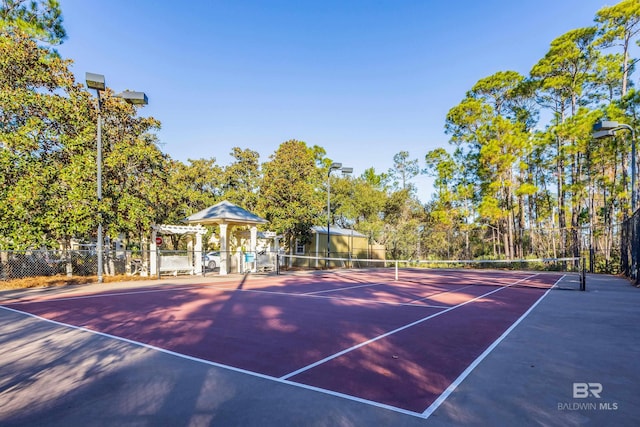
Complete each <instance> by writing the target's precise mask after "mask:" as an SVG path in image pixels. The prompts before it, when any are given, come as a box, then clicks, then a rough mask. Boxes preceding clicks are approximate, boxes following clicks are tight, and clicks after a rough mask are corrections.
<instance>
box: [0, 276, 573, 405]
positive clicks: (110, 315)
mask: <svg viewBox="0 0 640 427" xmlns="http://www.w3.org/2000/svg"><path fill="white" fill-rule="evenodd" d="M561 277H562V275H561V274H553V273H530V272H507V271H490V272H486V271H485V272H482V274H478V273H476V272H473V271H444V272H441V271H438V272H435V273H434V272H431V271H429V270H411V271H403V272H402V276H401V277H400V278H399V280H398V281H394V280H393V274H392V273H389V272H388V271H381V272H376V271H373V272H369V273H367V274H366V275H365V274H363V273H362V272H359V273H358V274H357V275H355V274H354V275H350V274H349V273H348V272H345V273H333V274H306V275H294V276H278V277H269V278H260V279H253V278H251V277H249V278H247V277H245V279H244V280H242V281H241V282H240V283H237V282H236V283H231V282H227V283H217V284H206V285H205V284H203V285H189V286H186V285H184V286H171V287H164V288H163V287H160V286H158V287H154V288H144V289H142V288H140V289H129V290H125V291H107V292H101V293H98V294H84V295H82V294H74V295H65V296H63V297H47V298H38V299H34V300H22V301H18V302H13V303H11V304H6V305H5V307H8V308H10V309H12V310H17V311H21V312H25V313H29V314H31V315H34V316H38V317H40V318H44V319H48V320H51V321H55V322H59V323H62V324H65V325H71V326H73V327H77V328H83V329H87V330H90V331H94V332H97V333H102V334H108V335H109V336H111V337H116V338H118V339H125V340H128V341H132V342H135V343H140V344H141V345H144V346H148V347H149V346H150V347H152V348H157V349H161V350H163V351H169V352H172V353H173V354H176V355H178V356H183V357H189V358H196V359H198V360H201V361H203V362H204V363H213V364H216V365H217V366H224V367H228V368H230V369H234V370H241V371H242V372H246V373H249V374H252V375H258V376H261V377H263V378H270V379H272V380H275V381H279V382H284V383H287V384H292V385H295V386H301V387H305V388H311V389H314V390H319V391H322V392H325V393H329V394H333V395H337V396H341V397H345V398H348V399H352V400H357V401H360V402H364V403H368V404H372V405H376V406H380V407H384V408H387V409H391V410H395V411H399V412H403V413H407V414H411V415H416V416H420V417H428V415H429V414H430V413H431V412H432V411H433V410H434V409H435V407H437V404H438V399H439V398H440V399H442V397H441V396H443V393H444V396H445V397H446V393H447V392H450V391H451V389H452V387H455V384H456V382H457V381H459V380H460V378H461V375H463V373H464V372H465V370H468V368H469V367H470V366H473V364H474V363H477V361H478V360H479V358H481V357H482V355H483V353H485V352H486V351H487V349H490V348H491V346H493V345H495V344H496V343H497V342H498V340H500V339H501V337H502V336H503V334H504V333H505V331H507V330H509V328H511V327H513V325H514V323H515V322H518V321H519V319H521V318H522V317H523V315H525V314H526V313H527V311H528V310H529V309H530V308H531V307H532V306H533V305H534V304H536V303H537V301H539V300H540V299H541V297H542V296H543V295H545V292H547V290H548V289H549V288H551V287H552V286H553V285H554V284H555V283H556V282H557V281H559V280H560V278H561Z"/></svg>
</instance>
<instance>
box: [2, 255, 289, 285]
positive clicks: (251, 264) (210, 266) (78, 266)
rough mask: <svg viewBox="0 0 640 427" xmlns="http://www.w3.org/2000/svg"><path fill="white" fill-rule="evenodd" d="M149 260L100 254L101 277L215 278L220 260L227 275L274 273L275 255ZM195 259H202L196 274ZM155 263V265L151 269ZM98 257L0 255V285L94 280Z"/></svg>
mask: <svg viewBox="0 0 640 427" xmlns="http://www.w3.org/2000/svg"><path fill="white" fill-rule="evenodd" d="M156 255H157V256H155V257H152V256H151V253H150V252H149V251H129V250H118V251H104V257H103V274H104V275H105V276H117V275H128V276H135V275H140V276H150V275H152V274H153V275H155V276H157V277H159V276H161V275H178V274H203V275H206V274H219V272H220V267H221V264H222V260H224V261H225V262H226V264H224V266H225V268H226V271H227V273H244V272H246V271H254V272H269V271H275V270H276V262H277V256H276V253H275V252H269V251H261V252H240V251H233V252H232V251H228V252H225V253H220V252H219V251H215V252H200V251H194V250H180V251H170V250H158V251H157V253H156ZM198 257H202V262H201V263H200V270H198V263H197V262H196V260H197V258H198ZM154 259H155V262H156V265H154V266H152V265H151V263H152V262H153V261H152V260H154ZM97 274H98V255H97V253H96V251H95V250H68V251H55V250H27V251H0V281H8V280H15V279H24V278H28V277H43V276H61V275H63V276H67V277H73V276H97Z"/></svg>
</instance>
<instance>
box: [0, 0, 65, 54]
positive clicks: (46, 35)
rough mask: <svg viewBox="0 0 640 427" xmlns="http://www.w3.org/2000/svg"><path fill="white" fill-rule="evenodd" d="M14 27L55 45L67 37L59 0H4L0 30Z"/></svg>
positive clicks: (9, 30)
mask: <svg viewBox="0 0 640 427" xmlns="http://www.w3.org/2000/svg"><path fill="white" fill-rule="evenodd" d="M13 29H15V30H17V31H19V32H22V33H25V34H28V35H29V36H30V37H33V38H35V39H37V40H41V41H45V42H47V43H49V44H54V45H55V44H60V43H62V41H63V40H64V39H65V38H66V37H67V34H66V31H65V29H64V27H63V26H62V11H61V10H60V3H59V2H58V0H2V1H1V3H0V30H2V31H7V32H12V31H13Z"/></svg>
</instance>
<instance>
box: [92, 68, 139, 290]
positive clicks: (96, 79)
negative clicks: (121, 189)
mask: <svg viewBox="0 0 640 427" xmlns="http://www.w3.org/2000/svg"><path fill="white" fill-rule="evenodd" d="M85 80H86V82H87V87H88V88H89V89H95V90H96V94H97V96H98V130H97V136H96V140H97V143H96V151H97V160H96V167H97V173H98V179H97V181H98V182H97V187H98V191H97V193H98V237H97V243H96V254H97V256H98V283H102V281H103V279H102V272H103V259H102V257H103V247H102V243H103V242H102V213H101V212H100V206H101V202H102V99H101V98H100V91H103V90H105V89H106V86H105V83H104V75H102V74H95V73H86V75H85ZM115 96H116V98H122V99H124V100H125V101H126V102H128V103H129V104H134V105H146V104H147V103H148V102H149V101H148V99H147V95H145V93H144V92H133V91H129V90H126V91H124V92H122V93H119V94H117V95H115Z"/></svg>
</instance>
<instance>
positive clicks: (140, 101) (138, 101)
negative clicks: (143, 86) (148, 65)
mask: <svg viewBox="0 0 640 427" xmlns="http://www.w3.org/2000/svg"><path fill="white" fill-rule="evenodd" d="M115 96H116V98H122V99H124V100H125V101H127V102H128V103H129V104H134V105H147V104H148V103H149V98H147V95H146V94H145V93H144V92H135V91H132V90H125V91H124V92H121V93H119V94H117V95H115Z"/></svg>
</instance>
